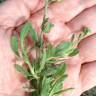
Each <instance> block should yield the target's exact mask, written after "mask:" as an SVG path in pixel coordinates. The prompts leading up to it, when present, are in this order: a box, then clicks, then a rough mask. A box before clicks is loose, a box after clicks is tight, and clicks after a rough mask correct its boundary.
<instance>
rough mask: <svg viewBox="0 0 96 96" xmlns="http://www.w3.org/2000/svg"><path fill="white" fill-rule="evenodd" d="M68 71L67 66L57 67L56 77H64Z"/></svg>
mask: <svg viewBox="0 0 96 96" xmlns="http://www.w3.org/2000/svg"><path fill="white" fill-rule="evenodd" d="M65 71H66V64H60V65H59V66H58V67H57V70H56V73H55V76H56V77H58V76H62V75H63V74H64V73H65Z"/></svg>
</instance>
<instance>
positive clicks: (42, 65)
mask: <svg viewBox="0 0 96 96" xmlns="http://www.w3.org/2000/svg"><path fill="white" fill-rule="evenodd" d="M46 55H47V54H46V49H43V54H42V59H41V62H40V69H39V71H40V72H41V71H42V70H43V69H44V67H45V63H46Z"/></svg>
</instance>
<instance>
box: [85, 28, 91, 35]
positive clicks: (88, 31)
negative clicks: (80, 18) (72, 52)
mask: <svg viewBox="0 0 96 96" xmlns="http://www.w3.org/2000/svg"><path fill="white" fill-rule="evenodd" d="M83 32H84V35H88V34H89V33H91V29H90V28H88V27H85V28H84V29H83Z"/></svg>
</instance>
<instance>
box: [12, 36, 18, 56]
mask: <svg viewBox="0 0 96 96" xmlns="http://www.w3.org/2000/svg"><path fill="white" fill-rule="evenodd" d="M11 47H12V50H13V52H14V53H15V54H16V55H18V39H17V37H16V36H12V38H11Z"/></svg>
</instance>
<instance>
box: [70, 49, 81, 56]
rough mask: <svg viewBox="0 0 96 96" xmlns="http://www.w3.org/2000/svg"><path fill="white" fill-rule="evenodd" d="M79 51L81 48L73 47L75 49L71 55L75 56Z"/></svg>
mask: <svg viewBox="0 0 96 96" xmlns="http://www.w3.org/2000/svg"><path fill="white" fill-rule="evenodd" d="M78 53H79V50H78V49H77V48H75V49H73V51H72V52H71V53H70V54H69V56H75V55H77V54H78Z"/></svg>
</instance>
